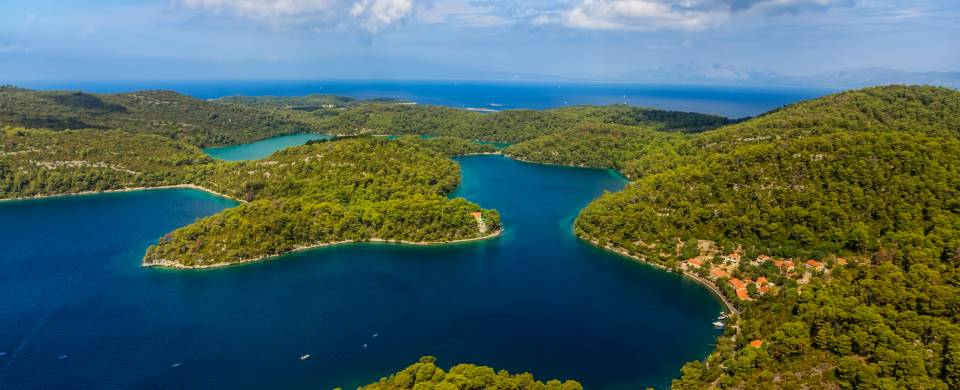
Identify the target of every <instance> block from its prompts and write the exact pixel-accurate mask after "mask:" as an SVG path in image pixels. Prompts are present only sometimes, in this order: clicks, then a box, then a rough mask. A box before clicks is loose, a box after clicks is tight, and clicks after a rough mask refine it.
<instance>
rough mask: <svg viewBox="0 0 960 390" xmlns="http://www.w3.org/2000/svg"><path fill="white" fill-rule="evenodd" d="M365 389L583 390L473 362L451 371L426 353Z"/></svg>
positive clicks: (574, 384)
mask: <svg viewBox="0 0 960 390" xmlns="http://www.w3.org/2000/svg"><path fill="white" fill-rule="evenodd" d="M361 389H362V390H408V389H410V390H412V389H417V390H429V389H436V390H471V389H511V390H582V389H583V386H582V385H580V383H578V382H576V381H572V380H567V381H564V382H560V381H559V380H556V379H553V380H549V381H547V382H546V383H544V382H541V381H538V380H536V379H534V378H533V375H530V374H528V373H523V374H512V375H511V374H510V373H509V372H507V371H503V370H501V371H494V369H493V368H490V367H485V366H476V365H473V364H458V365H456V366H453V367H451V368H450V370H448V371H444V370H443V369H441V368H440V367H437V365H436V359H435V358H434V357H432V356H424V357H422V358H420V361H419V362H417V363H415V364H412V365H410V366H409V367H407V368H405V369H403V370H401V371H399V372H397V373H395V374H393V375H390V376H389V377H386V378H382V379H380V381H379V382H377V383H372V384H369V385H367V386H364V387H362V388H361Z"/></svg>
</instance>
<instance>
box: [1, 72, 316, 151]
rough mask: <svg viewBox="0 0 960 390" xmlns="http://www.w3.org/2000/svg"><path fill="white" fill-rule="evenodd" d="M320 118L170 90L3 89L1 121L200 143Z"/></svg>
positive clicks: (309, 128) (298, 127)
mask: <svg viewBox="0 0 960 390" xmlns="http://www.w3.org/2000/svg"><path fill="white" fill-rule="evenodd" d="M318 122H319V120H318V119H317V118H316V117H314V116H312V115H309V114H306V113H300V112H298V111H294V110H283V109H273V108H259V107H250V106H243V105H238V104H216V103H212V102H208V101H205V100H199V99H194V98H192V97H189V96H186V95H181V94H178V93H175V92H169V91H140V92H132V93H121V94H90V93H83V92H70V91H32V90H27V89H20V88H13V87H3V88H0V123H2V124H5V125H17V126H23V127H29V128H47V129H52V130H64V129H123V130H126V131H130V132H137V133H150V134H158V135H163V136H166V137H169V138H173V139H178V140H183V141H186V142H189V143H192V144H194V145H197V146H201V147H207V146H220V145H230V144H237V143H244V142H250V141H254V140H258V139H262V138H267V137H271V136H275V135H283V134H296V133H309V132H313V131H314V129H315V128H316V126H317V123H318Z"/></svg>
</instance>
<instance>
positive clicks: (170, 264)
mask: <svg viewBox="0 0 960 390" xmlns="http://www.w3.org/2000/svg"><path fill="white" fill-rule="evenodd" d="M503 231H504V229H503V228H500V229H497V230H496V231H494V232H493V233H490V234H488V235H485V236H481V237H473V238H463V239H459V240H452V241H435V242H434V241H405V240H388V239H383V238H371V239H368V240H361V241H357V240H344V241H334V242H323V243H319V244H310V245H301V246H297V247H295V248H294V249H291V250H288V251H284V252H281V253H277V254H272V255H264V256H259V257H254V258H250V259H243V260H239V261H235V262H230V263H215V264H204V265H190V266H187V265H183V264H180V263H178V262H175V261H170V260H166V259H159V260H155V261H153V262H152V263H150V264H147V263H146V258H144V259H143V260H144V262H142V263H141V264H140V265H141V266H142V267H146V268H149V267H163V268H171V269H210V268H225V267H230V266H234V265H240V264H248V263H255V262H258V261H265V260H273V259H277V258H280V257H282V256H284V255H288V254H291V253H296V252H303V251H307V250H310V249H316V248H323V247H328V246H335V245H342V244H366V243H369V244H399V245H412V246H442V245H451V244H461V243H466V242H473V241H481V240H489V239H493V238H497V237H499V236H500V235H501V234H503Z"/></svg>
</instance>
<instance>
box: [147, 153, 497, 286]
mask: <svg viewBox="0 0 960 390" xmlns="http://www.w3.org/2000/svg"><path fill="white" fill-rule="evenodd" d="M189 180H191V181H192V182H194V183H196V184H198V185H200V186H202V187H204V188H209V189H212V190H214V191H218V192H221V193H225V194H228V195H231V196H233V197H236V198H240V199H244V200H246V201H247V202H248V203H244V204H242V205H240V206H238V207H236V208H233V209H229V210H226V211H224V212H221V213H219V214H216V215H213V216H211V217H207V218H204V219H201V220H199V221H197V222H196V223H194V224H192V225H190V226H187V227H184V228H181V229H178V230H176V231H174V232H172V233H171V234H168V235H167V236H165V237H163V238H162V239H161V240H160V242H159V243H158V244H157V245H156V246H153V247H151V248H150V249H149V250H148V251H147V255H146V257H145V258H144V262H145V263H146V264H170V263H171V262H172V263H175V264H176V265H180V266H189V267H196V266H211V265H220V264H228V263H233V262H239V261H247V260H251V259H257V258H262V257H266V256H272V255H277V254H280V253H284V252H288V251H291V250H295V249H298V248H301V247H305V246H312V245H320V244H327V243H334V242H342V241H370V240H389V241H406V242H416V243H420V242H446V241H454V240H463V239H472V238H479V237H483V236H486V235H488V234H490V233H491V232H493V231H496V230H498V229H499V223H500V220H499V215H498V214H497V213H496V211H493V210H483V211H482V212H483V219H484V222H485V224H486V226H487V228H488V229H489V231H486V232H482V231H480V229H479V227H478V224H477V221H476V220H475V219H474V217H473V216H472V215H471V214H470V213H472V212H476V211H481V209H480V208H479V207H478V206H477V205H475V204H472V203H470V202H467V201H466V200H463V199H460V198H457V199H449V198H447V196H446V195H447V194H448V193H449V192H451V191H453V189H454V188H455V187H456V186H457V185H458V184H459V181H460V170H459V166H458V165H457V164H456V163H455V162H453V161H451V160H449V159H447V158H445V157H444V156H442V155H441V154H439V153H436V152H432V151H429V150H427V149H424V148H421V147H419V146H416V145H411V144H409V143H405V142H394V141H390V140H386V139H375V138H369V137H368V138H352V139H344V140H339V141H335V142H317V143H312V144H310V145H305V146H301V147H295V148H288V149H284V150H282V151H279V152H277V153H274V154H273V155H272V156H270V157H269V158H267V159H264V160H257V161H247V162H236V163H220V164H209V165H204V166H201V167H197V168H194V169H192V170H191V171H190V174H189Z"/></svg>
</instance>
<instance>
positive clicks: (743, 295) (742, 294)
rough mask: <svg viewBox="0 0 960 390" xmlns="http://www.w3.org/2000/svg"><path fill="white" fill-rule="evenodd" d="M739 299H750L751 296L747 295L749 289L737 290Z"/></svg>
mask: <svg viewBox="0 0 960 390" xmlns="http://www.w3.org/2000/svg"><path fill="white" fill-rule="evenodd" d="M737 298H740V299H750V294H747V289H745V288H741V289H737Z"/></svg>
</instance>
